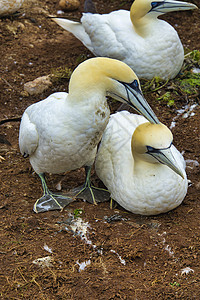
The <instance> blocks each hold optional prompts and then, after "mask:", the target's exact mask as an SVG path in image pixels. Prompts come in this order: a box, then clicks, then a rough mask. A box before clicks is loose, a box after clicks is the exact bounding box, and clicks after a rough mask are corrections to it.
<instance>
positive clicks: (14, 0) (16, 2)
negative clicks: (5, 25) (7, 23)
mask: <svg viewBox="0 0 200 300" xmlns="http://www.w3.org/2000/svg"><path fill="white" fill-rule="evenodd" d="M23 3H24V0H1V1H0V16H9V15H11V14H14V13H15V12H16V11H17V10H18V9H20V8H21V6H22V4H23Z"/></svg>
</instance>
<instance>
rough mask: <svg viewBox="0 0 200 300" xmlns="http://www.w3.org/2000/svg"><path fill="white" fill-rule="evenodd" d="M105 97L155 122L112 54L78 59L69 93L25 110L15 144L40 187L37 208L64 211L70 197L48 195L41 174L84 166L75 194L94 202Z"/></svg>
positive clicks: (134, 82) (131, 76) (106, 112)
mask: <svg viewBox="0 0 200 300" xmlns="http://www.w3.org/2000/svg"><path fill="white" fill-rule="evenodd" d="M108 95H110V96H112V97H113V98H115V99H116V100H119V101H121V102H126V103H128V104H129V105H130V106H131V107H133V108H134V109H136V110H137V111H138V112H139V113H141V114H142V115H144V116H145V117H146V118H147V119H148V120H149V121H150V122H152V123H159V121H158V119H157V117H156V116H155V114H154V113H153V111H152V110H151V108H150V106H149V105H148V103H147V102H146V100H145V99H144V97H143V95H142V92H141V90H140V84H139V80H138V78H137V76H136V75H135V73H134V72H133V71H132V69H131V68H130V67H128V66H127V65H126V64H124V63H123V62H120V61H118V60H114V59H110V58H99V57H96V58H92V59H88V60H86V61H85V62H83V63H81V64H80V65H79V66H78V67H77V68H76V69H75V71H74V72H73V74H72V76H71V79H70V82H69V93H64V92H59V93H54V94H52V95H50V96H49V97H48V98H47V99H45V100H42V101H40V102H38V103H35V104H32V105H31V106H29V107H28V108H27V109H26V110H25V112H24V114H23V116H22V120H21V124H20V131H19V147H20V151H21V153H22V155H23V156H24V157H27V156H29V157H30V163H31V165H32V167H33V169H34V170H35V172H36V173H37V174H38V175H39V177H40V179H41V181H42V186H43V190H44V195H43V197H41V198H40V199H38V200H37V201H36V203H35V205H34V211H35V212H42V211H47V210H53V209H62V208H63V207H65V206H66V205H67V204H68V203H70V202H71V201H72V199H71V198H69V197H64V196H62V195H58V194H57V195H56V194H52V193H51V192H50V191H49V190H48V188H47V185H46V182H45V179H44V173H46V172H48V173H53V174H55V173H56V174H58V173H63V172H67V171H69V170H74V169H77V168H80V167H82V166H85V168H86V175H87V176H86V182H85V186H84V188H83V187H82V188H79V189H77V190H76V192H77V193H79V192H81V191H82V193H81V195H79V197H80V198H84V197H85V198H86V200H87V201H89V202H92V203H95V196H96V194H98V189H92V188H91V185H90V171H91V166H92V164H93V162H94V159H95V155H96V148H97V144H98V143H99V141H100V139H101V137H102V134H103V131H104V130H105V128H106V125H107V123H108V120H109V116H110V110H109V107H108V105H107V101H106V96H108ZM83 190H84V191H83ZM104 196H105V195H104ZM104 196H103V197H104ZM107 196H108V193H107ZM98 197H99V195H97V198H98ZM85 198H84V199H85ZM97 200H99V199H96V201H97ZM104 201H105V200H104Z"/></svg>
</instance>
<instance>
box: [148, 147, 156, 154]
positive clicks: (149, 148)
mask: <svg viewBox="0 0 200 300" xmlns="http://www.w3.org/2000/svg"><path fill="white" fill-rule="evenodd" d="M151 152H155V148H153V147H151V146H147V153H151Z"/></svg>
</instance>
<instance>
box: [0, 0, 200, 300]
mask: <svg viewBox="0 0 200 300" xmlns="http://www.w3.org/2000/svg"><path fill="white" fill-rule="evenodd" d="M191 2H193V3H196V4H197V5H198V4H199V1H197V0H196V1H195V0H193V1H191ZM95 3H96V6H97V9H98V11H99V12H100V13H105V12H109V11H112V10H116V9H119V8H124V9H128V8H129V7H130V5H131V1H126V2H123V1H120V0H113V1H110V2H109V3H107V1H105V0H99V1H96V2H95ZM58 9H59V7H58V3H57V0H51V1H49V0H44V1H42V0H35V1H33V0H29V1H26V0H25V3H24V5H23V8H22V9H21V13H20V14H19V16H18V17H13V18H3V19H0V56H1V67H0V76H1V77H0V90H1V94H0V95H1V102H0V112H1V113H0V122H1V126H0V129H1V135H2V136H1V138H6V139H7V140H8V141H9V142H10V144H11V145H9V144H1V146H0V180H1V189H0V199H1V203H0V224H1V231H0V235H1V247H0V257H1V263H0V267H1V268H0V269H1V271H0V275H1V288H0V297H1V299H9V300H10V299H16V300H17V299H45V300H47V299H49V300H53V299H106V300H107V299H140V300H143V299H153V298H155V299H199V298H200V279H199V278H200V263H199V256H200V251H199V249H200V233H199V232H200V221H199V213H200V204H199V194H200V176H199V174H200V168H199V162H200V158H199V133H200V131H199V118H200V109H199V84H198V83H199V82H195V83H194V81H192V84H193V90H192V92H190V93H189V92H188V91H186V89H181V88H180V86H179V87H177V84H178V81H176V80H175V81H171V82H169V83H167V84H166V85H165V86H164V87H162V85H163V84H164V83H163V82H158V81H154V82H152V83H151V84H150V83H147V82H142V83H143V90H144V92H145V97H146V99H147V100H148V102H149V103H150V104H151V106H152V108H153V109H154V111H155V113H156V114H157V115H158V117H159V119H160V120H161V121H162V122H163V123H165V124H166V125H168V126H170V125H171V124H172V122H175V123H173V124H174V125H175V126H174V127H173V128H172V132H173V135H174V144H175V146H176V147H177V148H178V149H179V151H181V152H183V153H184V158H185V159H186V162H187V169H186V170H187V175H188V179H189V181H190V184H189V188H188V193H187V196H186V197H185V199H184V201H183V203H182V204H181V205H180V206H179V207H178V208H177V209H175V210H174V211H171V212H169V213H166V214H163V215H159V216H152V217H144V216H138V215H134V214H131V213H129V212H127V211H125V210H123V209H122V208H121V207H117V208H116V209H114V210H111V209H110V207H109V203H103V204H100V205H98V206H93V205H91V204H88V203H84V202H82V201H81V200H80V201H78V200H77V201H76V202H74V203H72V204H70V206H69V207H67V208H66V209H65V210H64V211H63V212H59V211H53V212H47V213H43V214H38V215H37V214H35V213H34V212H33V210H32V208H33V204H34V203H35V200H36V199H37V198H38V197H40V195H41V193H42V190H41V184H40V180H39V178H38V177H37V175H36V174H35V173H33V170H32V169H31V167H30V164H29V161H28V160H25V159H23V158H22V157H21V155H20V152H19V148H18V130H19V121H16V120H15V121H14V120H13V121H10V122H6V123H4V120H6V119H13V118H14V119H16V118H20V116H21V115H22V113H23V111H24V110H25V108H26V107H27V106H29V105H30V104H32V103H34V102H36V101H39V100H41V99H44V98H46V97H47V96H48V95H50V94H51V93H52V92H55V91H65V90H66V91H67V89H68V73H70V70H69V69H71V70H73V69H74V68H75V66H77V65H78V64H79V63H80V62H81V61H82V60H84V59H86V58H89V57H92V54H91V53H90V52H89V51H88V50H87V49H86V48H85V47H84V46H83V45H82V44H81V43H80V42H79V41H77V40H76V39H75V38H74V37H73V36H72V35H71V34H69V33H67V32H64V31H63V30H62V29H61V28H60V27H58V25H56V24H55V23H54V22H53V21H52V20H51V19H49V18H47V16H48V14H54V15H56V14H57V11H58ZM82 10H83V2H82V1H81V5H80V7H79V9H78V10H75V11H73V12H69V13H66V16H68V17H73V18H76V19H78V18H80V16H81V12H82ZM163 18H164V19H165V20H167V21H168V22H169V23H170V24H172V25H173V26H175V28H176V30H177V31H178V33H179V36H180V38H181V40H182V43H183V45H184V47H185V49H187V52H188V51H192V50H200V35H199V27H200V12H199V11H198V10H196V11H189V12H179V13H178V12H177V13H171V14H169V15H168V16H163ZM192 63H194V60H193V62H192ZM63 70H64V71H63ZM48 74H53V82H52V85H51V86H49V87H48V88H47V90H45V91H43V92H42V93H40V94H39V95H37V96H36V95H29V94H28V93H27V92H26V91H24V84H25V83H26V82H28V81H32V80H34V79H36V78H38V77H40V76H46V75H48ZM178 78H179V79H180V80H182V79H183V78H182V77H181V76H179V77H178ZM177 80H178V79H177ZM197 80H198V78H197ZM179 84H180V82H179ZM166 93H168V94H166ZM163 95H164V96H163ZM158 98H160V100H158ZM110 105H111V110H112V111H114V110H115V109H116V107H117V105H116V103H114V102H112V101H111V100H110ZM180 109H183V110H184V111H182V112H181V111H180ZM177 110H179V111H177ZM62 178H63V176H62V175H49V176H48V185H49V187H50V189H52V190H55V187H56V184H57V183H58V181H59V180H60V179H62ZM92 180H93V182H94V183H95V184H96V185H101V183H100V181H99V179H98V178H97V176H96V175H95V174H94V173H93V176H92ZM83 181H84V171H83V169H80V170H77V171H73V172H69V173H68V174H67V175H66V177H65V179H64V180H63V182H62V189H63V190H67V189H70V188H72V187H75V186H77V185H80V184H82V183H83ZM38 259H40V260H38Z"/></svg>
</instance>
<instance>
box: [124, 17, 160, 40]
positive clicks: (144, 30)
mask: <svg viewBox="0 0 200 300" xmlns="http://www.w3.org/2000/svg"><path fill="white" fill-rule="evenodd" d="M130 17H131V21H132V24H133V27H134V30H135V32H136V33H137V34H138V35H139V36H141V37H143V38H145V37H147V36H150V35H151V34H152V31H154V29H155V28H156V27H157V26H158V23H159V22H160V21H161V20H158V19H157V18H152V17H149V16H147V15H145V16H144V17H141V18H138V17H137V16H135V15H132V14H131V15H130Z"/></svg>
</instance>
